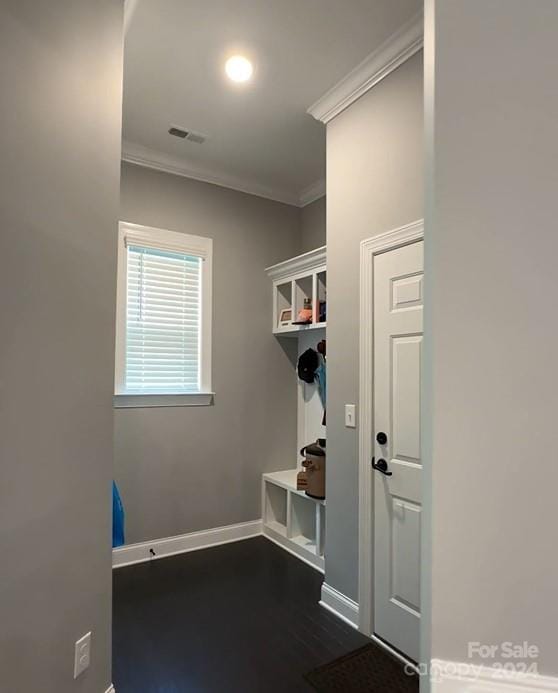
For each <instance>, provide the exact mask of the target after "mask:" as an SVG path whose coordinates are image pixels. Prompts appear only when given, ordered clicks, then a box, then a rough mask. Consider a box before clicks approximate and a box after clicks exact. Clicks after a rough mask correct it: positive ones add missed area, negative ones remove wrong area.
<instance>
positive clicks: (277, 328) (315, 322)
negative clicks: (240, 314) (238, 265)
mask: <svg viewBox="0 0 558 693" xmlns="http://www.w3.org/2000/svg"><path fill="white" fill-rule="evenodd" d="M266 271H267V273H268V275H269V276H270V277H271V279H272V280H273V324H272V330H273V334H276V335H283V336H285V337H289V336H292V337H296V336H297V335H298V334H300V333H301V332H304V331H306V330H313V329H324V328H325V327H326V320H325V319H324V315H321V310H320V308H322V309H326V308H327V269H326V249H325V246H324V247H323V248H317V249H316V250H311V251H310V252H309V253H304V254H303V255H297V256H296V257H294V258H291V259H289V260H285V261H284V262H280V263H278V264H277V265H273V266H272V267H268V268H267V270H266ZM306 304H308V306H310V307H311V310H312V318H311V322H310V323H308V324H304V325H293V322H295V321H296V320H297V317H298V315H299V312H300V311H301V310H302V309H303V308H304V307H305V305H306ZM285 311H287V314H288V315H287V317H285V316H284V312H285ZM320 318H321V321H320Z"/></svg>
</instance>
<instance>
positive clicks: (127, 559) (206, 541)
mask: <svg viewBox="0 0 558 693" xmlns="http://www.w3.org/2000/svg"><path fill="white" fill-rule="evenodd" d="M261 533H262V521H261V520H253V521H252V522H241V523H240V524H237V525H227V526H226V527H216V528H215V529H204V530H202V531H200V532H190V533H189V534H182V535H180V536H177V537H168V538H166V539H155V540H154V541H144V542H142V543H141V544H128V545H127V546H121V547H120V548H118V549H113V551H112V567H113V568H123V567H124V566H127V565H134V564H135V563H144V562H145V561H151V560H155V559H157V558H165V557H167V556H174V555H176V554H179V553H186V552H187V551H197V550H198V549H206V548H209V547H210V546H218V545H219V544H228V543H230V542H232V541H241V540H242V539H251V538H252V537H257V536H260V535H261ZM151 549H153V551H154V552H155V556H153V555H152V554H151Z"/></svg>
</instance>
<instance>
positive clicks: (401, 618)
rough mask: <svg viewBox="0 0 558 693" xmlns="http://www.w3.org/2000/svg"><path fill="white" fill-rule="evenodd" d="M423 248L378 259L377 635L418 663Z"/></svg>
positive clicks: (419, 244) (420, 245) (400, 250)
mask: <svg viewBox="0 0 558 693" xmlns="http://www.w3.org/2000/svg"><path fill="white" fill-rule="evenodd" d="M422 305H423V242H422V241H419V242H416V243H412V244H410V245H407V246H404V247H402V248H397V249H395V250H391V251H389V252H386V253H383V254H380V255H376V256H375V258H374V426H375V433H374V437H375V435H376V433H378V432H380V431H382V432H384V433H386V435H387V443H386V444H385V445H380V444H378V443H377V442H376V441H375V442H374V446H375V447H374V454H375V459H376V460H379V459H384V460H385V461H386V462H387V467H388V473H389V472H391V475H390V476H387V475H384V474H382V473H381V472H379V471H375V472H374V477H373V479H374V631H375V633H376V634H377V635H379V636H380V637H381V638H382V639H384V640H386V641H387V642H389V643H390V644H391V645H393V646H394V647H395V648H397V649H398V650H400V651H401V652H403V653H404V654H406V655H407V656H408V657H410V658H411V659H414V660H415V661H418V658H419V620H420V524H421V503H422V498H421V476H422V462H421V458H420V447H421V441H420V396H421V350H422Z"/></svg>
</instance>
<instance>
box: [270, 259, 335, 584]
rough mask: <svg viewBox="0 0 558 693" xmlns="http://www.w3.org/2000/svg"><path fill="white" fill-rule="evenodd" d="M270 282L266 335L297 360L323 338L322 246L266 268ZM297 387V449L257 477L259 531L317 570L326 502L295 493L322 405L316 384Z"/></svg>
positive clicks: (296, 383) (319, 430) (321, 431)
mask: <svg viewBox="0 0 558 693" xmlns="http://www.w3.org/2000/svg"><path fill="white" fill-rule="evenodd" d="M267 273H268V275H269V277H270V278H271V279H272V281H273V309H272V331H273V334H275V335H276V336H277V337H278V338H294V339H297V354H298V357H300V355H301V354H302V353H304V352H305V351H306V350H307V349H310V348H312V349H316V346H317V344H318V342H320V341H321V340H324V339H325V337H326V327H327V269H326V248H325V246H324V247H323V248H318V249H316V250H312V251H310V252H309V253H304V254H303V255H299V256H297V257H294V258H292V259H290V260H286V261H285V262H280V263H279V264H277V265H273V267H269V268H268V269H267ZM293 387H296V388H297V450H293V458H292V460H286V461H285V465H286V467H287V469H285V470H282V471H277V472H271V473H268V474H264V475H263V479H262V516H263V532H264V534H265V536H267V537H268V538H269V539H271V540H272V541H274V542H276V543H277V544H279V545H280V546H282V547H283V548H284V549H286V550H288V551H290V552H291V553H293V554H295V555H296V556H298V557H299V558H300V559H302V560H304V561H306V562H307V563H309V564H310V565H312V566H314V567H315V568H317V569H318V570H322V571H323V569H324V554H325V512H326V502H325V501H323V500H318V499H315V498H311V497H310V496H307V495H306V493H305V492H304V491H301V490H297V488H296V477H297V473H298V472H299V471H300V469H301V466H300V462H301V457H300V454H299V453H300V449H301V448H302V447H304V446H305V445H307V444H309V443H311V442H313V441H315V440H317V439H318V438H326V428H325V425H324V423H323V416H324V407H323V404H322V401H321V400H320V396H319V393H318V386H317V384H316V383H306V382H303V381H301V380H299V379H298V377H297V375H296V373H294V374H293Z"/></svg>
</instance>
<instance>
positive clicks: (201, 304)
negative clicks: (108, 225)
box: [115, 222, 212, 406]
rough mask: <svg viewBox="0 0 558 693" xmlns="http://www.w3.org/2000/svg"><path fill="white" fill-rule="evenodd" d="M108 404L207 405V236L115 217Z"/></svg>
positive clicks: (209, 254)
mask: <svg viewBox="0 0 558 693" xmlns="http://www.w3.org/2000/svg"><path fill="white" fill-rule="evenodd" d="M118 246H119V247H118V289H117V321H116V375H115V391H116V394H115V404H116V406H175V405H181V404H194V405H199V404H210V403H211V399H212V397H211V262H212V241H211V239H209V238H202V237H201V236H190V235H186V234H183V233H176V232H173V231H163V230H161V229H152V228H148V227H145V226H137V225H135V224H128V223H125V222H121V223H120V230H119V238H118Z"/></svg>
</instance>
